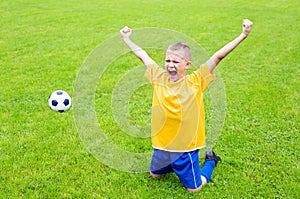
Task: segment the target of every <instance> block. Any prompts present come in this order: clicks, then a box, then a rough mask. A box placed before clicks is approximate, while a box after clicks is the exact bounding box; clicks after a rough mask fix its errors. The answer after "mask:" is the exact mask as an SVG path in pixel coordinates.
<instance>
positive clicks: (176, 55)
mask: <svg viewBox="0 0 300 199" xmlns="http://www.w3.org/2000/svg"><path fill="white" fill-rule="evenodd" d="M190 66H191V62H190V61H187V60H186V59H185V58H184V53H182V52H180V51H169V50H168V51H167V53H166V59H165V67H166V70H167V72H168V74H169V79H170V81H172V82H176V81H178V80H180V79H181V78H183V77H184V76H185V71H186V69H188V68H189V67H190Z"/></svg>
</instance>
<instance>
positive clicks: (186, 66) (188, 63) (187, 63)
mask: <svg viewBox="0 0 300 199" xmlns="http://www.w3.org/2000/svg"><path fill="white" fill-rule="evenodd" d="M191 65H192V62H191V61H187V62H186V64H185V69H189V68H190V67H191Z"/></svg>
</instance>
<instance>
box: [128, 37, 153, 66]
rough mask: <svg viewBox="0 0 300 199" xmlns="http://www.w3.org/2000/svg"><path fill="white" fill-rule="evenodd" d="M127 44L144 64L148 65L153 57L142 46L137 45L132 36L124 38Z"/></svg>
mask: <svg viewBox="0 0 300 199" xmlns="http://www.w3.org/2000/svg"><path fill="white" fill-rule="evenodd" d="M123 41H124V42H125V44H126V45H127V46H128V47H129V48H130V50H131V51H132V52H133V53H134V54H135V56H136V57H138V58H139V59H140V60H141V61H142V62H143V63H144V64H145V66H147V65H148V64H149V62H150V61H151V58H150V57H149V55H148V54H147V52H146V51H144V50H143V49H142V48H141V47H139V46H138V45H136V44H135V43H134V42H132V41H131V40H130V38H123Z"/></svg>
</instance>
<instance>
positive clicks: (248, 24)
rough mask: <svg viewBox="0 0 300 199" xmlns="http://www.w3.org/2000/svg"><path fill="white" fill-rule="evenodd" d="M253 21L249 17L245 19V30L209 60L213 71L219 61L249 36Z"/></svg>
mask: <svg viewBox="0 0 300 199" xmlns="http://www.w3.org/2000/svg"><path fill="white" fill-rule="evenodd" d="M252 24H253V23H252V22H251V21H250V20H248V19H244V20H243V32H242V33H241V34H240V35H239V36H238V37H237V38H235V39H234V40H232V41H231V42H229V43H228V44H226V45H225V46H224V47H222V48H221V49H220V50H218V51H217V52H216V53H215V54H214V55H213V56H212V57H211V58H210V59H209V60H208V61H207V65H208V69H209V70H210V71H211V72H212V71H213V70H214V69H215V68H216V66H217V65H218V63H219V62H220V61H221V60H222V59H223V58H224V57H226V56H227V55H228V54H229V53H230V52H231V51H232V50H233V49H235V48H236V47H237V46H238V45H239V44H240V43H241V42H242V41H243V40H244V39H246V38H247V36H248V35H249V33H250V31H251V29H252Z"/></svg>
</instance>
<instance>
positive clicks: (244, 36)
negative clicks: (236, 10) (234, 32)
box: [240, 32, 248, 39]
mask: <svg viewBox="0 0 300 199" xmlns="http://www.w3.org/2000/svg"><path fill="white" fill-rule="evenodd" d="M240 36H241V37H242V38H243V39H246V38H247V36H248V35H247V34H245V33H244V32H242V33H241V35H240Z"/></svg>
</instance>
